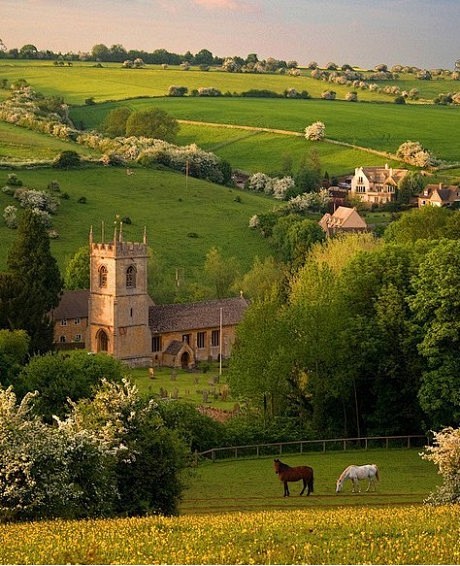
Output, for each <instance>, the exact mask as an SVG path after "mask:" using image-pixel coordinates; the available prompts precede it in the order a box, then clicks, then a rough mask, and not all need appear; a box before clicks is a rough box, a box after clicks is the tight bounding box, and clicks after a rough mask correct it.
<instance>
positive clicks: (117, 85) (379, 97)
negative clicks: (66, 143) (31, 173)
mask: <svg viewBox="0 0 460 566" xmlns="http://www.w3.org/2000/svg"><path fill="white" fill-rule="evenodd" d="M300 71H301V75H300V76H298V77H294V76H290V75H288V74H285V75H280V74H248V73H227V72H225V71H221V70H220V69H219V68H218V67H210V69H209V71H201V70H200V69H198V68H197V67H191V68H190V70H188V71H184V70H182V69H180V68H179V67H174V66H170V67H168V68H167V69H163V68H162V67H161V66H160V65H146V66H145V67H144V68H141V69H125V68H122V66H121V64H119V63H103V64H102V66H99V67H98V66H97V65H96V64H95V63H94V62H73V64H72V65H71V66H67V65H65V66H62V67H61V66H56V65H53V62H52V61H36V60H35V61H31V60H0V79H4V78H6V79H8V80H9V81H10V82H14V81H15V80H18V79H21V78H25V79H27V80H28V81H29V83H30V84H32V85H34V87H35V88H36V89H37V90H39V91H40V92H43V93H44V94H46V95H55V94H58V95H61V96H64V98H65V99H66V101H67V102H68V103H70V104H83V102H84V101H85V99H86V98H89V97H94V100H95V101H96V102H101V101H104V100H111V99H113V100H121V99H124V98H128V97H136V96H164V95H165V94H167V92H168V89H169V87H170V86H171V85H179V86H186V87H187V88H188V90H189V92H191V91H192V90H193V89H198V88H200V87H209V86H212V87H214V88H218V89H219V90H220V91H221V92H223V93H226V92H230V93H238V94H239V93H241V92H244V91H247V90H250V89H253V88H256V89H266V90H272V91H274V92H277V93H279V94H282V93H283V92H284V91H285V90H286V89H289V88H295V89H297V90H298V91H302V90H306V91H307V92H308V93H309V94H310V96H312V97H314V98H319V97H320V96H321V93H322V92H323V91H324V90H327V89H332V90H334V91H335V92H336V93H337V98H338V99H344V98H345V95H346V94H347V92H349V91H350V90H353V88H352V87H349V86H346V85H339V84H335V83H328V82H324V81H321V80H315V79H312V78H311V76H310V71H309V70H307V69H302V68H301V69H300ZM458 84H459V83H458V82H457V81H452V80H451V79H450V78H447V77H444V78H436V79H434V80H432V81H420V80H417V79H416V78H415V76H414V75H412V74H401V75H400V76H399V78H398V80H395V81H385V82H380V83H379V86H382V87H385V86H387V85H397V86H399V87H400V88H402V89H405V90H410V89H411V88H417V90H418V91H419V96H420V99H421V100H422V101H430V100H432V99H433V98H434V97H435V96H436V95H437V94H439V93H445V92H456V91H457V90H458ZM0 94H1V91H0ZM358 98H359V100H366V101H377V102H379V101H380V102H392V100H393V97H391V96H389V95H388V94H385V93H379V92H371V91H369V90H358ZM415 103H418V102H417V101H415Z"/></svg>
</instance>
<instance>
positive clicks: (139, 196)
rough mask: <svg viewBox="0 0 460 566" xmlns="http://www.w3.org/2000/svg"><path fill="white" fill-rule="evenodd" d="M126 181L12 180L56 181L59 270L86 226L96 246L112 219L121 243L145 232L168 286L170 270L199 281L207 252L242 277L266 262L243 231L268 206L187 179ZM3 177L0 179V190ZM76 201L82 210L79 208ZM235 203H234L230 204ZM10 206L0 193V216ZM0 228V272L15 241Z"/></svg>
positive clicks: (90, 172) (96, 174) (42, 174)
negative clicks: (118, 223)
mask: <svg viewBox="0 0 460 566" xmlns="http://www.w3.org/2000/svg"><path fill="white" fill-rule="evenodd" d="M133 170H134V174H133V175H131V176H127V175H126V171H125V169H123V168H105V167H100V166H99V167H97V166H94V167H87V168H81V169H75V170H70V171H67V170H59V169H52V168H41V169H22V170H20V171H17V172H16V173H17V175H18V177H19V178H20V179H21V180H22V181H23V183H24V185H25V186H28V187H30V188H34V189H38V190H45V189H46V187H47V185H48V183H49V182H50V181H52V180H57V181H58V182H59V184H60V188H61V194H62V193H67V194H68V196H69V198H68V199H61V205H60V207H59V209H58V213H57V214H56V215H55V216H54V217H53V227H54V228H55V229H56V230H57V231H58V232H59V238H58V239H57V240H52V241H51V250H52V253H53V255H54V256H55V257H56V259H57V260H58V263H59V265H60V267H61V268H62V267H63V266H64V265H65V263H66V262H67V261H68V260H69V259H70V257H72V255H73V254H74V253H75V252H76V251H77V249H78V248H79V247H81V246H84V245H85V244H86V243H87V242H88V234H89V229H90V226H93V227H94V233H95V238H100V237H101V228H100V227H101V222H102V221H104V222H105V234H106V238H110V237H111V231H112V230H113V222H114V220H115V217H116V215H117V214H118V215H120V217H121V218H123V217H129V218H130V219H131V222H132V224H129V225H128V224H125V226H124V236H125V238H126V240H131V241H133V240H134V241H138V240H139V239H140V238H142V234H143V230H144V226H146V227H147V238H148V243H149V246H150V247H151V248H152V251H153V258H154V260H155V261H156V264H157V265H158V266H159V269H162V270H164V271H165V272H167V273H169V274H170V276H171V281H173V280H174V276H175V270H176V268H180V269H181V270H182V271H181V277H182V278H185V280H187V281H189V282H190V281H195V280H196V281H198V280H199V276H200V275H202V267H203V263H204V260H205V257H206V253H207V252H208V251H209V249H210V248H211V247H213V246H216V247H218V248H220V249H221V250H222V253H223V254H224V255H225V256H230V257H231V256H234V257H236V258H237V259H238V261H239V262H240V264H241V268H242V269H243V270H245V271H247V270H248V269H249V268H250V267H251V265H252V261H253V258H254V257H255V256H256V255H258V256H259V257H261V258H263V257H266V256H267V255H269V253H271V252H270V249H269V247H268V243H267V242H266V240H264V239H263V238H261V237H260V235H259V234H258V233H256V232H254V231H251V230H250V229H249V228H248V223H249V219H250V218H251V216H253V215H254V214H259V213H262V212H267V211H269V210H272V209H273V207H274V206H276V205H277V204H276V203H275V202H274V201H273V199H269V198H268V197H264V196H263V195H257V194H254V193H247V192H242V191H240V190H238V189H230V188H228V187H222V186H219V185H214V184H212V183H209V182H206V181H202V180H198V179H193V178H189V179H188V181H187V186H186V179H185V177H184V175H181V174H179V173H173V172H170V171H161V170H154V169H143V168H135V169H133ZM7 175H8V171H3V172H2V171H0V185H1V186H3V185H4V184H5V183H6V180H7ZM81 197H84V198H86V204H82V203H79V202H78V201H79V199H80V198H81ZM237 197H239V198H237ZM10 204H16V205H17V201H15V200H14V199H13V197H11V196H8V195H6V194H5V193H3V192H1V191H0V209H1V210H3V209H4V208H5V207H6V206H8V205H10ZM1 224H2V225H1V226H0V237H1V238H2V242H3V244H2V246H1V248H0V266H2V268H3V266H5V262H6V257H7V253H8V250H9V248H10V246H11V243H12V242H13V240H14V238H15V237H16V233H15V231H14V230H11V229H8V228H7V227H6V226H5V225H4V224H3V223H1Z"/></svg>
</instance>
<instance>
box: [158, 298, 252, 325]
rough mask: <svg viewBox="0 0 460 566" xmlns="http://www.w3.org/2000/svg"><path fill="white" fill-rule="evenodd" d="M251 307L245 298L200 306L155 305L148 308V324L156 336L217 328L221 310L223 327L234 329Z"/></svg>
mask: <svg viewBox="0 0 460 566" xmlns="http://www.w3.org/2000/svg"><path fill="white" fill-rule="evenodd" d="M248 304H249V303H248V301H247V300H246V299H244V298H243V297H237V298H231V299H215V300H211V301H202V302H200V303H187V304H171V305H154V306H152V307H150V309H149V325H150V328H151V330H152V332H154V333H161V332H174V331H180V332H186V331H188V330H199V329H200V328H211V327H215V328H218V327H219V326H220V312H221V310H220V309H222V326H231V325H235V324H238V323H239V322H240V321H241V319H242V318H243V314H244V311H245V310H246V309H247V307H248Z"/></svg>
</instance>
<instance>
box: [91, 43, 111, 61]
mask: <svg viewBox="0 0 460 566" xmlns="http://www.w3.org/2000/svg"><path fill="white" fill-rule="evenodd" d="M91 56H92V58H93V59H94V60H96V61H110V51H109V48H108V47H107V46H106V45H104V44H103V43H98V44H97V45H94V47H93V48H92V49H91Z"/></svg>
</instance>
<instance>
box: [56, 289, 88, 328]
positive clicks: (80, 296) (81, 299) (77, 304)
mask: <svg viewBox="0 0 460 566" xmlns="http://www.w3.org/2000/svg"><path fill="white" fill-rule="evenodd" d="M88 299H89V290H88V289H84V290H80V289H79V290H76V291H64V292H63V293H62V296H61V300H60V301H59V305H58V306H57V307H56V308H55V309H54V310H52V311H51V317H52V319H53V320H64V319H71V318H88Z"/></svg>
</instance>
